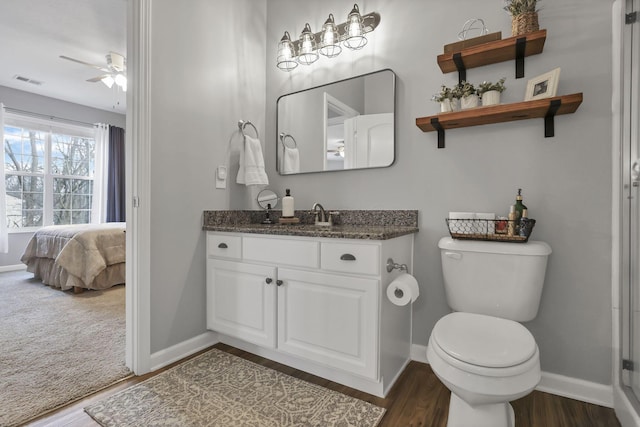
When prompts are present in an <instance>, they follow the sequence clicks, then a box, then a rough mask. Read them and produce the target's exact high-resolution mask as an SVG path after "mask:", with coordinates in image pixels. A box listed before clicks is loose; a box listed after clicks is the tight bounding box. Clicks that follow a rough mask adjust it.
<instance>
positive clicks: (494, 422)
mask: <svg viewBox="0 0 640 427" xmlns="http://www.w3.org/2000/svg"><path fill="white" fill-rule="evenodd" d="M469 426H474V427H514V426H515V414H514V413H513V407H511V404H510V403H509V402H504V403H494V404H488V405H478V406H471V405H469V404H468V403H467V402H465V401H464V400H462V399H461V398H460V397H458V396H457V395H456V394H455V393H453V392H452V393H451V399H450V401H449V419H448V421H447V427H469Z"/></svg>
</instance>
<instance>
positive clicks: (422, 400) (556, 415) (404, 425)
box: [27, 344, 620, 427]
mask: <svg viewBox="0 0 640 427" xmlns="http://www.w3.org/2000/svg"><path fill="white" fill-rule="evenodd" d="M214 347H215V348H217V349H219V350H223V351H226V352H229V353H231V354H234V355H236V356H240V357H243V358H245V359H247V360H250V361H252V362H255V363H258V364H260V365H263V366H266V367H269V368H272V369H276V370H278V371H281V372H284V373H286V374H288V375H291V376H294V377H297V378H300V379H302V380H305V381H309V382H312V383H315V384H318V385H321V386H324V387H327V388H329V389H332V390H336V391H339V392H341V393H344V394H347V395H350V396H353V397H356V398H359V399H362V400H366V401H368V402H371V403H373V404H375V405H378V406H382V407H384V408H386V409H387V412H386V414H385V416H384V418H383V419H382V421H381V423H380V427H418V426H420V427H445V426H446V424H447V412H448V410H449V390H447V388H446V387H445V386H444V385H442V383H441V382H440V381H439V380H438V378H437V377H436V376H435V375H434V373H433V372H432V371H431V368H430V367H429V365H427V364H424V363H420V362H415V361H412V362H411V363H410V364H409V365H408V367H407V369H405V371H404V372H403V373H402V375H401V376H400V378H399V379H398V381H397V383H396V384H395V385H394V387H393V389H392V390H391V391H390V392H389V394H388V395H387V397H386V398H384V399H383V398H379V397H376V396H372V395H370V394H366V393H363V392H360V391H357V390H353V389H351V388H348V387H345V386H343V385H340V384H336V383H333V382H331V381H328V380H325V379H323V378H319V377H316V376H314V375H311V374H308V373H306V372H302V371H299V370H297V369H294V368H290V367H288V366H284V365H281V364H279V363H276V362H273V361H271V360H268V359H264V358H262V357H260V356H256V355H253V354H251V353H247V352H245V351H242V350H239V349H236V348H234V347H230V346H228V345H225V344H216V345H215V346H214ZM205 351H206V350H205ZM192 357H193V356H192ZM178 363H179V362H178ZM174 365H175V364H173V365H170V366H168V367H166V368H164V369H163V370H166V369H169V368H170V367H172V366H174ZM163 370H160V371H158V372H154V373H151V374H147V375H143V376H140V377H132V378H128V379H125V380H122V381H120V382H118V383H117V384H115V385H113V386H111V387H109V388H107V389H105V390H102V391H100V392H98V393H95V394H93V395H91V396H88V397H86V398H84V399H82V400H80V401H78V402H75V403H72V404H70V405H68V406H65V407H63V408H60V409H58V410H56V411H54V412H51V413H49V414H47V415H45V416H43V417H41V418H39V419H37V420H35V421H33V422H31V423H29V424H27V426H30V427H54V426H55V427H96V426H99V424H97V423H96V422H95V421H93V419H91V417H89V416H88V415H87V414H85V413H84V411H83V409H82V408H84V407H85V406H87V405H89V404H91V403H93V402H97V401H100V400H102V399H104V398H106V397H108V396H110V395H112V394H114V393H116V392H118V391H120V390H123V389H125V388H127V387H130V386H132V385H135V384H137V383H139V382H141V381H144V380H145V379H147V378H150V377H152V376H153V375H157V374H158V373H160V372H162V371H163ZM512 405H513V409H514V411H515V414H516V427H620V423H619V422H618V420H617V419H616V416H615V414H614V411H613V409H611V408H605V407H602V406H598V405H592V404H589V403H584V402H580V401H577V400H572V399H567V398H564V397H559V396H555V395H552V394H548V393H543V392H539V391H534V392H533V393H531V394H529V395H528V396H525V397H523V398H522V399H519V400H516V401H514V402H512ZM469 427H473V426H469Z"/></svg>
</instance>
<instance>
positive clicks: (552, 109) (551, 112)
mask: <svg viewBox="0 0 640 427" xmlns="http://www.w3.org/2000/svg"><path fill="white" fill-rule="evenodd" d="M560 105H562V101H561V100H559V99H554V100H553V101H551V102H550V103H549V109H548V110H547V114H546V115H545V116H544V137H545V138H553V137H554V136H555V126H554V117H555V116H556V113H557V112H558V109H559V108H560Z"/></svg>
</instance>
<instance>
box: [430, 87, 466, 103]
mask: <svg viewBox="0 0 640 427" xmlns="http://www.w3.org/2000/svg"><path fill="white" fill-rule="evenodd" d="M460 96H461V95H460V91H459V87H458V86H457V85H456V86H454V87H453V88H450V87H447V86H445V85H442V86H441V87H440V92H438V93H436V94H435V95H433V96H432V97H431V100H432V101H435V102H443V101H445V100H447V99H449V100H451V99H460Z"/></svg>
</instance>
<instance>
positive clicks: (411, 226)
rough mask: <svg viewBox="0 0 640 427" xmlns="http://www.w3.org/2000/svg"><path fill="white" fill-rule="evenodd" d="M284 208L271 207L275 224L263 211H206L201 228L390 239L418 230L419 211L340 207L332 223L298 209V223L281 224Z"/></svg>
mask: <svg viewBox="0 0 640 427" xmlns="http://www.w3.org/2000/svg"><path fill="white" fill-rule="evenodd" d="M280 214H281V211H276V210H274V211H271V219H272V220H273V221H274V222H275V224H261V222H262V220H264V218H265V212H264V211H205V212H204V222H203V226H202V229H203V230H206V231H220V232H233V233H254V234H272V235H283V236H306V237H326V238H336V239H368V240H387V239H392V238H394V237H399V236H403V235H406V234H412V233H417V232H418V211H417V210H415V211H411V210H410V211H408V210H402V211H399V210H395V211H394V210H385V211H353V210H349V211H340V212H339V214H338V215H336V216H335V217H334V218H335V219H334V225H332V226H330V227H324V226H316V225H314V223H313V220H314V217H313V214H312V213H311V212H310V211H296V212H295V216H296V217H297V218H300V223H299V224H278V218H279V217H280Z"/></svg>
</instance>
